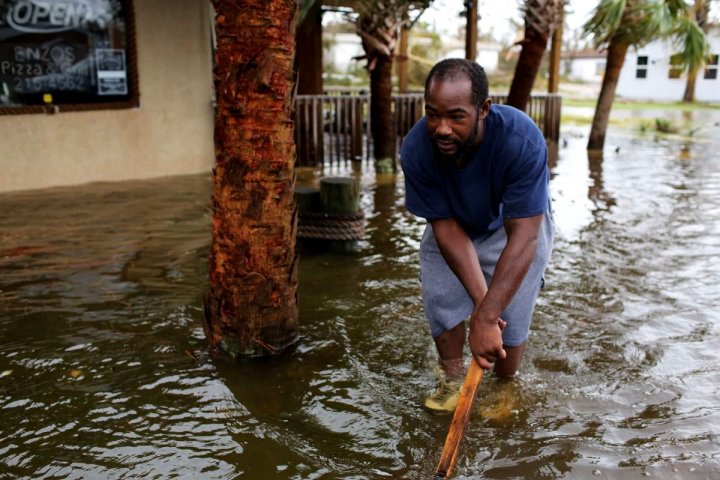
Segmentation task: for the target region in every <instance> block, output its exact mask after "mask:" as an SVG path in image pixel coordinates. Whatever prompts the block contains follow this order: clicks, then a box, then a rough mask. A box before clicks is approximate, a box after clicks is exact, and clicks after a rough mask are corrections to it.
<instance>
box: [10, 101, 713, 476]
mask: <svg viewBox="0 0 720 480" xmlns="http://www.w3.org/2000/svg"><path fill="white" fill-rule="evenodd" d="M716 115H720V114H716ZM718 120H720V118H711V119H710V120H708V121H709V123H704V126H707V127H708V128H703V129H702V130H700V131H698V132H697V133H696V134H695V135H694V136H693V137H692V138H685V137H681V136H658V135H654V134H652V135H650V134H646V135H639V134H637V133H636V132H633V131H628V130H624V129H622V128H615V129H611V131H610V132H609V137H608V149H607V152H606V154H605V157H604V159H602V161H600V160H599V159H598V158H594V157H593V158H588V156H587V153H586V152H585V150H584V147H585V143H586V141H587V127H584V126H578V127H571V128H565V129H564V130H563V133H562V137H563V139H564V140H565V142H563V145H564V147H562V146H561V148H560V152H559V153H560V154H559V158H558V160H557V162H555V163H554V164H553V165H552V180H551V182H552V192H553V200H554V207H555V219H556V227H557V235H556V245H555V250H554V254H553V258H552V261H551V265H550V267H549V270H548V272H547V286H546V288H545V290H544V291H543V292H542V295H541V297H540V300H539V305H538V308H537V313H536V316H535V319H534V323H533V328H532V335H531V338H530V346H529V349H528V352H527V354H526V357H525V360H524V363H523V366H522V369H521V373H520V375H519V377H518V378H517V379H516V380H515V381H514V382H512V383H510V384H499V383H498V382H497V381H496V380H495V379H493V377H492V375H487V376H486V379H485V380H484V381H483V384H482V385H481V389H480V392H479V399H478V405H477V408H476V411H475V414H474V415H473V418H472V419H471V421H470V424H469V426H468V429H467V432H466V437H465V440H464V442H463V445H462V448H461V452H460V460H459V462H458V466H457V467H456V472H455V474H456V478H465V479H476V478H487V479H494V478H495V479H500V478H528V479H529V478H579V479H587V478H608V479H610V478H612V479H633V478H647V477H650V478H662V479H693V478H698V479H702V478H709V479H718V478H720V473H718V472H720V453H719V452H720V335H718V333H719V332H720V313H719V312H718V309H717V305H718V304H719V303H720V302H719V301H718V300H719V297H720V290H719V289H718V284H719V283H720V157H719V156H718V151H720V140H718V139H720V128H718V127H715V128H714V129H713V128H712V125H713V122H716V121H718ZM705 121H706V120H703V122H705ZM618 146H619V147H620V149H619V151H618V152H616V151H615V150H616V148H617V147H618ZM326 173H328V174H351V175H358V176H359V178H361V181H362V186H363V188H362V198H361V203H362V207H363V209H364V212H365V215H366V219H367V229H366V233H367V236H366V238H365V239H364V240H363V241H361V242H360V243H359V244H358V245H357V248H355V249H354V250H353V251H350V252H341V251H327V252H320V251H314V250H301V255H302V256H301V260H300V289H299V296H300V308H301V324H302V340H301V342H300V344H299V346H298V347H297V349H296V350H295V351H294V352H293V353H292V354H289V355H287V356H284V357H282V358H276V359H272V360H259V361H257V360H256V361H247V362H241V363H239V364H237V365H234V364H227V363H223V362H219V361H212V360H210V359H209V357H208V355H207V350H206V343H205V340H204V337H203V333H202V329H201V326H200V325H201V324H200V318H201V315H202V295H203V293H204V291H205V289H206V285H207V252H208V247H209V243H210V237H209V235H210V215H209V211H208V204H209V197H210V188H211V186H210V181H209V177H208V176H205V175H203V176H188V177H173V178H167V179H159V180H152V181H138V182H123V183H106V184H94V185H86V186H79V187H72V188H58V189H49V190H43V191H32V192H19V193H9V194H3V195H0V211H1V212H3V213H2V214H0V269H1V270H2V275H0V478H138V477H142V478H187V477H197V478H218V479H219V478H223V479H226V478H263V479H276V478H277V479H320V478H322V479H376V478H377V479H382V478H409V479H414V478H429V477H430V476H431V475H432V472H434V468H435V464H436V462H437V459H438V458H439V454H440V451H441V449H442V443H443V440H444V438H445V434H446V433H447V427H448V425H449V422H450V418H449V417H436V416H432V415H429V414H427V413H426V412H424V411H423V410H422V409H421V408H420V401H421V398H422V396H423V395H424V394H425V393H426V392H428V391H430V390H431V389H432V388H433V385H434V381H435V379H434V376H433V368H432V367H433V363H434V351H433V346H432V343H431V340H430V338H429V336H428V333H427V328H426V326H425V322H424V319H423V313H422V302H421V299H420V289H419V288H420V287H419V283H418V266H417V248H418V244H419V240H420V235H421V233H422V229H423V222H422V221H421V220H419V219H417V218H414V217H412V216H411V215H409V214H408V213H407V212H406V211H405V209H404V206H403V182H402V176H401V175H398V176H394V175H384V176H376V175H375V174H374V173H373V172H372V168H370V167H368V166H357V165H356V167H355V168H353V167H350V166H348V167H338V168H335V169H329V170H328V171H327V172H326ZM317 176H318V175H317V174H308V173H307V172H305V174H304V176H303V177H301V180H303V181H306V182H308V181H309V182H312V181H314V179H315V178H316V177H317Z"/></svg>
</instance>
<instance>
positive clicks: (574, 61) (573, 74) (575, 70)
mask: <svg viewBox="0 0 720 480" xmlns="http://www.w3.org/2000/svg"><path fill="white" fill-rule="evenodd" d="M606 56H607V54H606V52H605V51H603V52H599V51H597V50H591V49H587V50H580V51H577V52H568V53H566V54H563V60H562V64H563V66H562V68H563V73H564V74H565V75H566V76H567V77H568V78H570V79H572V80H580V81H583V82H591V83H599V82H602V78H603V75H604V74H605V64H606V63H607V60H606Z"/></svg>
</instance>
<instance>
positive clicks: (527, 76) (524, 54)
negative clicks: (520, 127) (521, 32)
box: [507, 30, 547, 110]
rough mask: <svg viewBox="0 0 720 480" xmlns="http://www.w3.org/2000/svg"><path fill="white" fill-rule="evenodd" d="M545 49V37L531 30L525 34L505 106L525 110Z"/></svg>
mask: <svg viewBox="0 0 720 480" xmlns="http://www.w3.org/2000/svg"><path fill="white" fill-rule="evenodd" d="M546 48H547V37H546V36H543V35H540V34H538V33H537V32H535V31H533V30H529V31H527V32H526V35H525V40H524V41H523V42H522V50H520V57H519V58H518V62H517V64H516V65H515V74H514V75H513V79H512V83H511V84H510V92H509V93H508V98H507V104H508V105H512V106H513V107H515V108H517V109H520V110H525V107H526V106H527V102H528V100H529V99H530V94H531V92H532V88H533V84H534V83H535V77H537V73H538V70H539V69H540V63H541V62H542V57H543V54H544V53H545V49H546Z"/></svg>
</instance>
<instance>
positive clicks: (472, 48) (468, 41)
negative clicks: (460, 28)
mask: <svg viewBox="0 0 720 480" xmlns="http://www.w3.org/2000/svg"><path fill="white" fill-rule="evenodd" d="M477 4H478V0H467V2H466V4H465V5H467V10H466V27H465V58H466V59H468V60H475V59H476V58H477V42H478V5H477Z"/></svg>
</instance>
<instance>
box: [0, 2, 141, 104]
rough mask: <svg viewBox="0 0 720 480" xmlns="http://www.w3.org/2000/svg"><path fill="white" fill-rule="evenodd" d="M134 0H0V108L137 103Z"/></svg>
mask: <svg viewBox="0 0 720 480" xmlns="http://www.w3.org/2000/svg"><path fill="white" fill-rule="evenodd" d="M132 32H134V26H133V12H132V0H99V1H98V0H63V1H43V2H40V1H34V0H0V114H3V113H10V114H12V113H41V112H49V111H66V110H88V109H99V108H101V109H102V108H132V107H136V106H137V105H138V98H139V97H138V88H137V87H138V79H137V60H136V55H135V38H134V36H133V33H132Z"/></svg>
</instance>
